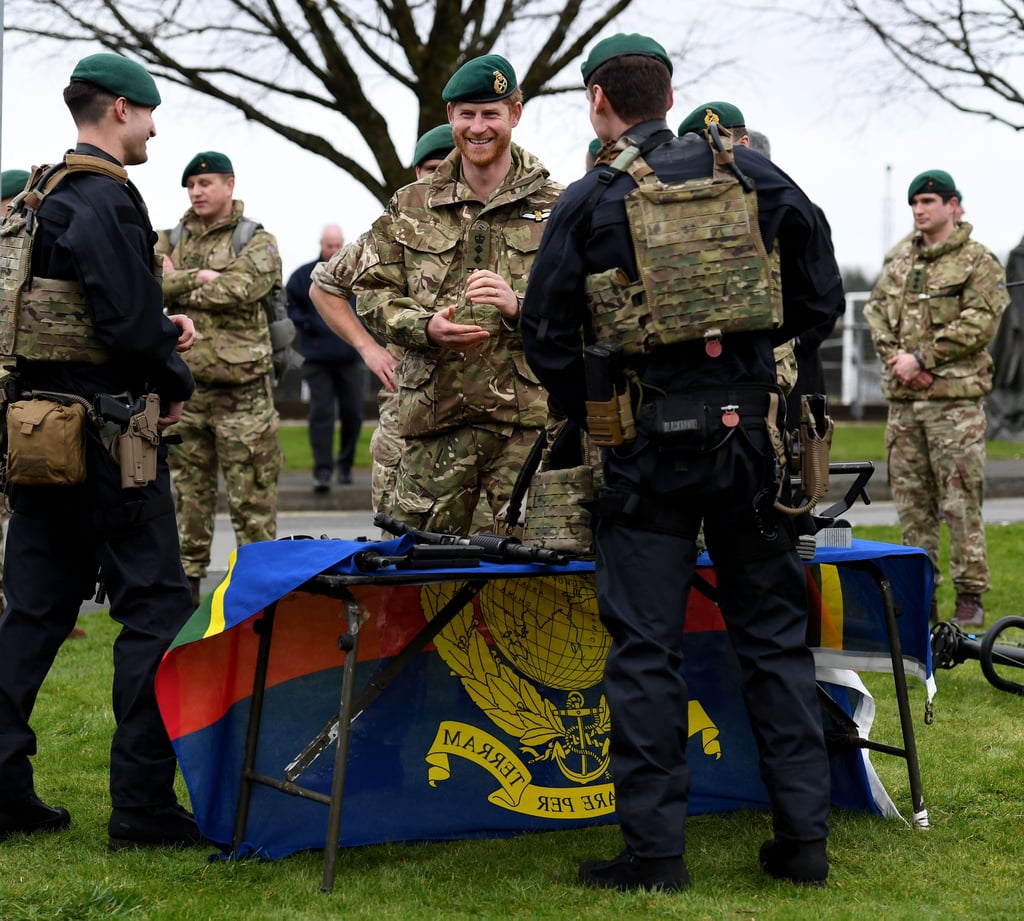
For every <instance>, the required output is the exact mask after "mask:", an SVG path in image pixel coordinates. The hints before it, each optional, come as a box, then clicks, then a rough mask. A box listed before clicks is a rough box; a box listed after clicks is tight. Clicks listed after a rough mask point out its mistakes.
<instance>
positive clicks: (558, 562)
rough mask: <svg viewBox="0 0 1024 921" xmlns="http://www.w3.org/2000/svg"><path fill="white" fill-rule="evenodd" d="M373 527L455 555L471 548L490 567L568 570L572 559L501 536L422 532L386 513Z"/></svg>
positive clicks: (382, 514) (378, 517)
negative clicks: (530, 565)
mask: <svg viewBox="0 0 1024 921" xmlns="http://www.w3.org/2000/svg"><path fill="white" fill-rule="evenodd" d="M373 523H374V524H375V525H376V526H377V527H378V528H380V529H381V530H382V531H387V532H388V533H389V534H394V535H395V536H396V537H402V536H403V535H405V534H409V535H411V536H412V537H414V538H415V539H416V540H417V542H418V543H421V544H435V545H443V546H449V547H451V548H452V550H453V551H454V553H455V554H457V555H461V554H464V553H465V551H464V550H463V549H462V548H466V547H472V548H476V549H477V550H479V551H480V556H481V558H482V559H484V560H486V561H487V562H490V563H543V564H545V565H547V566H566V565H568V563H569V555H568V554H567V553H562V552H561V551H560V550H549V549H547V548H544V547H527V546H525V545H524V544H523V543H522V542H521V541H520V540H519V539H518V538H515V537H503V536H502V535H500V534H486V533H485V534H474V535H473V536H472V537H459V536H458V535H457V534H441V533H438V532H436V531H421V530H419V529H418V528H413V527H410V526H409V525H407V524H406V523H405V522H404V521H398V520H396V519H394V518H392V517H391V516H390V515H385V514H384V513H383V512H379V513H378V514H376V515H374V516H373Z"/></svg>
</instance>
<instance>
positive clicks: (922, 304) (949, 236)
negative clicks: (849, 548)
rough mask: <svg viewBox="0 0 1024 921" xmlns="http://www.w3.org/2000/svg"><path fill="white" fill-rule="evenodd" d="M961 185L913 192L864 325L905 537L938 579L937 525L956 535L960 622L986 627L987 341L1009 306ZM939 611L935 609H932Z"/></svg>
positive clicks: (928, 181) (929, 183) (919, 180)
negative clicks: (907, 223) (884, 410)
mask: <svg viewBox="0 0 1024 921" xmlns="http://www.w3.org/2000/svg"><path fill="white" fill-rule="evenodd" d="M960 200H961V194H960V190H959V189H958V188H957V187H956V184H955V183H954V182H953V177H952V176H950V174H949V173H947V172H946V171H945V170H939V169H933V170H925V171H924V172H923V173H920V174H918V175H917V176H915V177H914V178H913V179H912V180H911V181H910V185H909V186H908V188H907V201H908V202H909V204H910V208H911V213H912V214H913V218H914V228H915V229H914V231H913V233H912V234H911V235H910V236H909V237H906V238H904V239H903V240H902V241H901V242H900V243H899V244H897V246H896V247H895V248H894V249H893V250H892V251H891V252H890V254H889V256H888V257H887V262H886V264H885V267H884V269H883V271H882V277H881V278H880V279H879V280H878V283H877V284H876V285H875V287H874V290H873V291H872V292H871V298H870V300H869V301H868V303H867V305H866V306H865V308H864V319H865V320H866V321H867V323H868V325H869V326H870V328H871V338H872V341H873V342H874V346H875V351H876V352H877V353H878V357H879V358H880V359H881V360H882V363H883V368H882V390H883V392H884V393H885V396H886V398H887V399H888V401H889V418H888V422H887V424H886V444H887V445H888V446H889V480H890V482H891V483H892V497H893V501H894V502H895V503H896V508H897V511H898V512H899V518H900V527H901V528H902V530H903V542H904V543H905V544H909V545H911V546H915V547H924V548H925V550H927V551H928V555H929V556H930V557H931V560H932V566H933V568H934V570H935V584H936V585H939V584H940V583H941V582H942V570H941V568H940V565H939V544H940V537H941V523H942V520H943V519H945V522H946V527H947V528H948V529H949V568H950V575H951V577H952V581H953V586H954V588H955V589H956V608H955V610H954V613H953V621H954V622H955V623H959V624H963V625H965V626H970V627H979V626H981V625H982V624H983V623H984V618H985V609H984V606H983V604H982V601H981V596H982V594H984V593H985V592H986V591H988V589H989V567H988V559H987V555H986V551H985V524H984V520H983V517H982V511H981V508H982V498H983V492H984V481H985V428H986V419H985V405H984V398H985V395H986V394H988V392H989V391H990V390H991V389H992V374H993V367H992V357H991V355H990V354H989V349H988V347H989V344H990V343H991V342H992V339H993V338H994V337H995V334H996V331H997V329H998V327H999V319H1000V317H1001V316H1002V313H1003V311H1004V310H1005V309H1006V307H1007V305H1008V304H1009V295H1008V293H1007V290H1006V276H1005V273H1004V272H1003V268H1002V266H1001V265H1000V264H999V260H998V259H996V257H995V256H994V255H993V254H992V253H991V252H990V251H989V250H988V249H986V248H985V247H984V246H982V245H981V244H980V243H978V242H977V241H975V240H972V239H971V231H972V229H973V228H972V227H971V225H970V224H969V223H968V222H967V221H961V220H960V219H959V218H960ZM932 610H933V616H934V618H935V619H938V616H939V615H938V611H937V608H936V607H935V605H934V604H933V608H932Z"/></svg>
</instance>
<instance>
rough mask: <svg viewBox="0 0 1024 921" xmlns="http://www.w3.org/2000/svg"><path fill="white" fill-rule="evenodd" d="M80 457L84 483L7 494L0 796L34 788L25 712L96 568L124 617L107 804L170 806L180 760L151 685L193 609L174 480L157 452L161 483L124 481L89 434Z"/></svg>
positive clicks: (32, 746) (117, 648) (116, 653)
mask: <svg viewBox="0 0 1024 921" xmlns="http://www.w3.org/2000/svg"><path fill="white" fill-rule="evenodd" d="M162 451H163V449H161V453H162ZM87 454H88V457H87V469H88V476H87V480H86V482H85V483H84V484H82V485H80V486H72V487H20V488H18V487H16V488H15V491H14V496H13V506H14V514H13V515H12V517H11V520H10V523H9V525H8V534H7V541H6V556H5V558H4V592H5V594H6V596H7V610H6V614H5V616H4V617H3V619H2V620H0V800H7V801H9V800H14V799H18V798H20V797H22V796H24V795H26V794H27V793H29V792H31V791H32V790H33V777H32V765H31V762H30V760H29V759H30V757H31V756H32V755H34V754H35V753H36V737H35V733H34V732H33V731H32V729H31V727H30V726H29V719H30V717H31V715H32V710H33V707H34V705H35V702H36V697H37V694H38V692H39V689H40V686H41V685H42V683H43V681H44V679H45V678H46V675H47V673H48V672H49V670H50V667H51V665H52V664H53V660H54V658H55V657H56V654H57V651H58V650H59V648H60V646H61V643H63V641H64V640H65V638H66V637H67V635H68V634H69V633H70V631H71V629H72V628H73V627H74V626H75V621H76V618H77V616H78V612H79V608H80V607H81V603H82V599H83V598H85V597H88V596H89V595H91V594H92V592H93V591H94V590H95V581H96V576H97V570H98V569H101V570H102V576H103V584H104V588H105V590H106V595H107V598H108V600H109V603H110V616H111V617H113V618H114V620H116V621H117V622H118V623H120V624H121V632H120V634H119V635H118V637H117V639H116V640H115V641H114V649H113V657H114V679H113V689H112V700H113V708H114V719H115V723H116V728H115V730H114V736H113V741H112V743H111V749H110V795H111V800H112V804H113V806H114V807H115V808H134V807H144V806H156V807H160V806H168V805H172V804H173V803H174V802H175V795H174V790H173V782H174V772H175V768H176V759H175V755H174V750H173V748H172V747H171V743H170V741H169V739H168V737H167V731H166V729H165V728H164V725H163V722H162V720H161V718H160V713H159V711H158V709H157V704H156V697H155V693H154V687H153V682H154V678H155V676H156V670H157V666H158V665H159V664H160V660H161V658H162V657H163V654H164V652H165V651H166V650H167V647H168V646H169V645H170V643H171V641H172V640H173V638H174V637H175V636H176V634H177V633H178V631H179V630H180V629H181V627H182V626H183V625H184V623H185V621H186V620H187V619H188V617H189V615H190V614H191V612H192V601H191V593H190V591H189V587H188V583H187V581H186V579H185V574H184V571H183V570H182V567H181V556H180V553H179V549H178V531H177V527H176V524H175V517H174V506H173V501H172V499H171V494H170V476H169V474H168V469H167V464H166V462H165V460H164V459H163V458H162V457H161V461H160V463H159V465H158V474H157V481H156V482H154V483H153V484H151V485H149V486H146V487H143V488H141V489H121V486H120V478H119V471H118V470H117V468H116V467H115V465H114V463H113V462H112V461H111V459H110V457H109V456H108V455H107V454H106V452H105V451H104V449H103V447H102V445H99V444H96V443H94V442H90V443H89V446H88V451H87ZM55 704H56V706H58V707H59V706H60V701H59V700H58V701H55ZM67 719H68V721H69V722H68V725H67V732H68V734H71V733H73V732H74V731H75V729H76V727H75V726H74V724H73V720H74V715H73V713H72V712H70V710H69V711H68V712H67ZM52 786H57V784H56V783H55V782H54V783H53V784H52ZM44 793H45V791H44ZM44 798H45V797H44Z"/></svg>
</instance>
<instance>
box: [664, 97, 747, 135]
mask: <svg viewBox="0 0 1024 921" xmlns="http://www.w3.org/2000/svg"><path fill="white" fill-rule="evenodd" d="M712 122H717V123H718V124H719V125H721V126H722V127H723V128H735V127H736V126H737V125H746V123H747V122H746V120H745V119H744V118H743V113H742V112H741V111H740V110H739V109H738V108H736V106H734V105H733V104H732V103H731V102H705V103H704V105H701V106H697V108H696V109H694V110H693V111H692V112H691V113H690V114H689V115H687V116H686V118H684V119H683V120H682V122H681V123H680V125H679V132H678V134H679V136H680V137H682V136H683V135H684V134H689V133H690V132H691V131H694V132H698V133H699V132H701V131H703V130H704V129H705V128H707V126H708V125H710V124H711V123H712Z"/></svg>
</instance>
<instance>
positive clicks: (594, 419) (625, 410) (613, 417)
mask: <svg viewBox="0 0 1024 921" xmlns="http://www.w3.org/2000/svg"><path fill="white" fill-rule="evenodd" d="M586 407H587V432H588V434H589V435H590V438H591V440H592V441H593V442H594V444H596V445H600V446H601V447H602V448H616V447H618V446H619V445H622V444H625V443H626V442H627V441H632V440H633V439H634V438H636V423H635V421H634V420H633V406H632V404H631V403H630V398H629V390H628V388H627V390H626V392H625V393H620V394H618V395H617V396H614V397H613V398H612V399H610V400H608V401H606V402H604V403H591V402H590V401H589V400H588V401H587V404H586Z"/></svg>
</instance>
